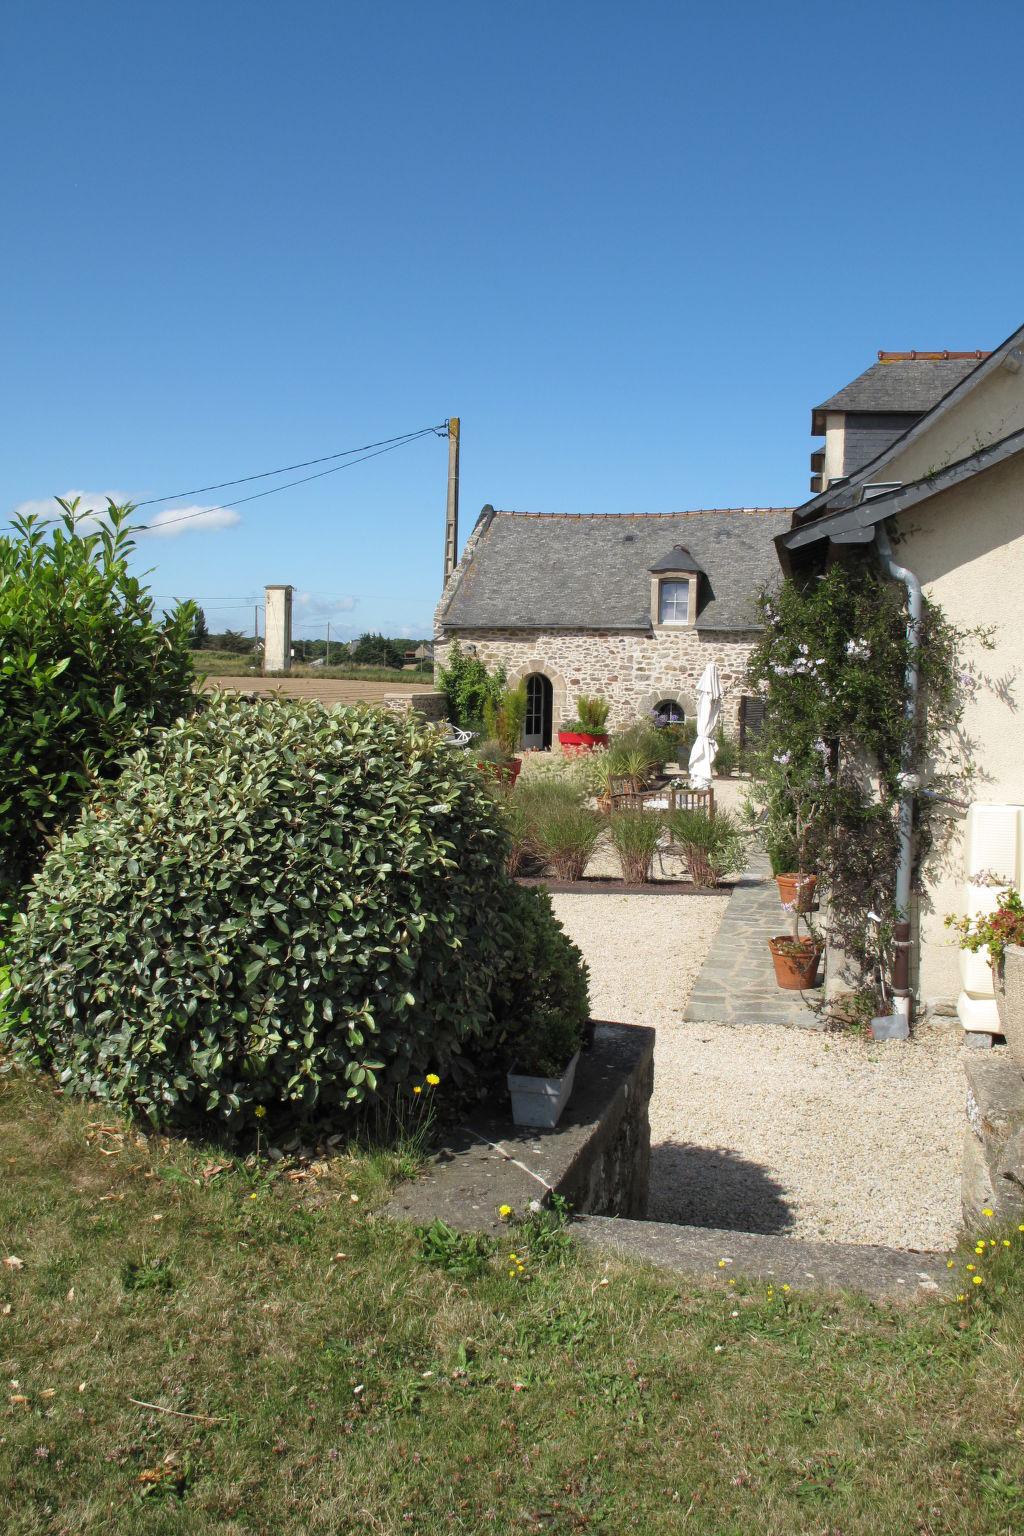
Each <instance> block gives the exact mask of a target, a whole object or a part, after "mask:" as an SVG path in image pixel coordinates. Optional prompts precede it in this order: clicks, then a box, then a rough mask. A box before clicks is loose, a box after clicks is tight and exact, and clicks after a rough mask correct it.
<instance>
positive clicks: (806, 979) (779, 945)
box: [768, 935, 821, 992]
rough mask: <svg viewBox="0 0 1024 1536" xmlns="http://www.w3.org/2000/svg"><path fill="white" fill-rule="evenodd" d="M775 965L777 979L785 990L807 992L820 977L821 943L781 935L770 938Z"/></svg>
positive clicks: (769, 944) (769, 942) (769, 943)
mask: <svg viewBox="0 0 1024 1536" xmlns="http://www.w3.org/2000/svg"><path fill="white" fill-rule="evenodd" d="M768 948H769V949H770V950H771V952H772V964H773V965H774V966H775V980H776V982H777V984H778V985H779V986H780V987H781V988H782V989H783V991H785V992H806V991H807V989H808V987H813V986H814V983H815V981H816V980H817V977H818V962H819V961H820V959H821V945H820V944H817V943H815V941H814V940H813V939H794V938H791V937H790V936H789V935H780V936H779V937H777V938H774V939H769V940H768Z"/></svg>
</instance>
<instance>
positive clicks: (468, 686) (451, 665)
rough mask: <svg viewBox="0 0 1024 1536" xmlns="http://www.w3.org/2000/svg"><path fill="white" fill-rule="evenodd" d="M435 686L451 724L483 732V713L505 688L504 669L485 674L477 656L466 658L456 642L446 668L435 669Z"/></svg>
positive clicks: (485, 669) (455, 641) (485, 671)
mask: <svg viewBox="0 0 1024 1536" xmlns="http://www.w3.org/2000/svg"><path fill="white" fill-rule="evenodd" d="M437 682H438V687H439V688H440V689H441V692H442V693H443V694H444V696H445V698H446V700H447V702H448V715H449V718H450V719H451V721H452V723H453V724H454V725H459V726H462V727H463V729H464V730H467V731H476V732H477V733H480V732H482V731H484V730H486V724H485V721H484V710H485V708H486V706H487V704H488V703H496V702H497V700H498V699H499V698H500V697H501V694H502V693H503V692H504V689H505V670H504V668H503V667H498V668H497V669H496V671H494V672H488V670H487V668H486V667H485V666H484V664H483V662H482V661H481V660H480V658H479V657H478V656H467V655H466V653H465V651H464V650H463V649H462V647H461V646H460V644H459V642H458V641H457V640H453V641H452V643H451V646H450V647H449V650H448V665H447V667H438V669H437Z"/></svg>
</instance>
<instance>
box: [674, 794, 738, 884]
mask: <svg viewBox="0 0 1024 1536" xmlns="http://www.w3.org/2000/svg"><path fill="white" fill-rule="evenodd" d="M666 819H667V821H668V827H669V832H670V834H671V837H672V841H673V842H674V843H676V844H677V845H678V846H679V847H680V848H681V849H682V851H683V857H684V858H685V860H686V863H687V867H688V868H689V871H690V879H691V880H692V881H693V883H694V885H698V886H714V885H719V884H721V881H722V879H723V877H724V876H725V875H727V874H728V873H729V871H730V870H731V869H742V868H743V865H744V864H745V863H746V857H747V855H746V844H745V842H744V839H743V833H742V831H741V830H740V826H739V823H738V822H737V821H736V820H735V818H734V817H732V816H729V815H727V814H726V813H725V812H722V811H719V812H718V814H717V815H716V816H709V815H708V814H707V812H706V811H687V810H678V811H669V813H668V816H667V818H666Z"/></svg>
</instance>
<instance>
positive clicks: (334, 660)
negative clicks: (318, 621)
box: [191, 608, 431, 668]
mask: <svg viewBox="0 0 1024 1536" xmlns="http://www.w3.org/2000/svg"><path fill="white" fill-rule="evenodd" d="M422 643H423V642H421V641H419V640H403V639H399V638H390V637H388V636H387V635H380V634H365V635H360V637H359V639H358V640H352V641H349V640H332V641H331V646H330V656H328V654H327V639H326V637H324V638H323V639H316V640H296V639H293V640H292V649H293V651H294V652H295V660H296V661H301V662H306V663H309V662H311V661H326V662H328V663H329V664H330V665H332V666H341V665H342V664H344V663H348V662H353V663H355V665H356V666H361V667H403V666H405V664H406V663H405V658H406V652H408V651H414V650H415V649H416V647H417V646H418V645H420V644H422ZM255 644H256V642H255V641H254V639H253V637H252V635H246V634H243V632H242V631H241V630H240V629H224V630H221V631H219V632H214V631H211V630H210V628H209V626H208V625H207V622H206V615H205V614H204V612H203V610H202V609H201V608H196V610H195V621H194V623H193V626H192V637H191V648H192V650H194V651H227V652H229V653H230V654H232V655H236V656H244V655H248V654H250V653H251V652H252V650H253V648H254V646H255ZM423 665H424V666H425V667H428V668H429V667H430V666H431V663H430V662H429V661H427V662H425V663H423Z"/></svg>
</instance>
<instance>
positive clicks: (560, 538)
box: [438, 507, 791, 630]
mask: <svg viewBox="0 0 1024 1536" xmlns="http://www.w3.org/2000/svg"><path fill="white" fill-rule="evenodd" d="M790 525H791V508H789V507H729V508H718V509H715V510H713V511H705V512H664V513H622V514H610V515H587V514H583V515H573V514H563V513H535V512H495V511H493V510H492V509H491V508H490V507H485V508H484V511H483V512H482V513H481V515H480V519H479V521H478V523H477V527H476V529H475V530H474V533H473V536H472V538H471V539H470V543H469V544H468V545H467V548H466V552H465V554H464V555H463V560H462V564H461V565H460V567H459V569H458V570H457V571H456V573H455V575H454V576H453V578H452V580H451V582H450V584H449V587H448V590H447V592H446V594H445V597H444V598H443V599H442V602H441V605H440V607H439V610H438V619H439V621H440V623H441V624H442V625H443V627H444V628H445V629H593V630H605V629H620V630H621V629H627V630H650V627H651V607H650V604H651V576H650V571H651V567H652V566H653V565H654V563H655V561H657V560H660V559H661V557H662V556H663V555H664V554H665V553H666V551H667V550H669V549H671V548H672V546H673V545H674V544H682V545H684V546H685V548H686V549H687V550H689V551H690V552H691V554H692V555H693V557H694V559H695V560H696V561H698V562H699V564H700V566H701V569H702V570H703V571H704V572H705V573H706V574H705V575H704V576H702V577H701V601H700V607H699V610H698V614H697V628H698V629H756V628H757V627H758V624H757V607H756V597H757V593H758V590H759V589H760V587H762V586H763V585H764V583H765V582H766V581H771V580H777V579H779V577H780V571H779V563H778V558H777V556H776V553H775V546H774V542H773V541H774V539H775V537H776V535H778V534H780V533H783V532H785V531H786V530H787V529H788V528H789V527H790Z"/></svg>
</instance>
